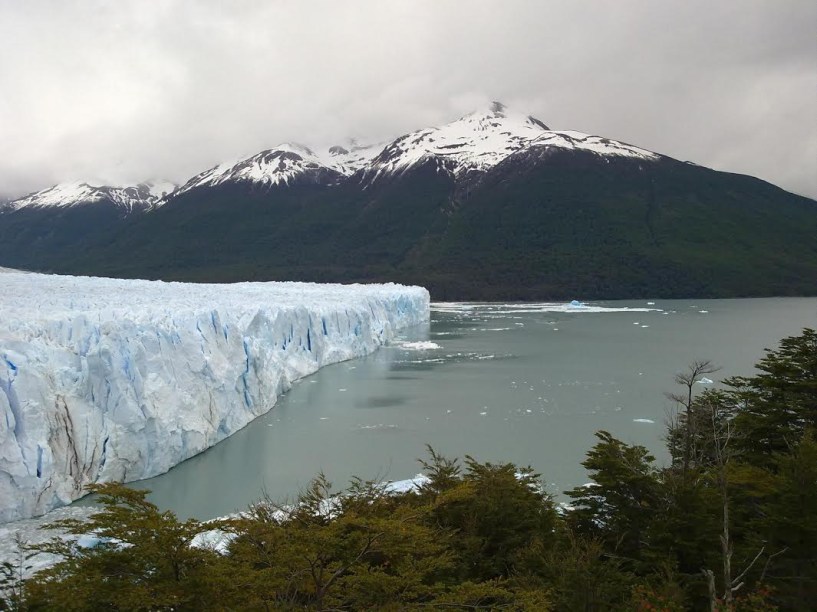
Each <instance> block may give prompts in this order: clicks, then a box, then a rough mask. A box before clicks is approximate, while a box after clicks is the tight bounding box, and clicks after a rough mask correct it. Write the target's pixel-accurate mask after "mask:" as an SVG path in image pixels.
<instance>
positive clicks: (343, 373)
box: [132, 298, 817, 519]
mask: <svg viewBox="0 0 817 612" xmlns="http://www.w3.org/2000/svg"><path fill="white" fill-rule="evenodd" d="M589 306H590V308H586V309H582V308H572V307H569V306H567V305H560V304H551V305H546V304H459V303H458V304H434V305H432V317H431V323H430V325H427V326H422V327H421V328H414V329H410V330H405V331H404V332H403V333H402V334H401V335H400V337H399V339H398V340H397V341H396V342H394V343H393V344H392V345H391V346H387V347H384V348H382V349H381V350H379V351H378V352H376V353H374V354H372V355H369V356H367V357H364V358H361V359H357V360H354V361H348V362H344V363H340V364H336V365H333V366H329V367H326V368H324V369H322V370H320V371H319V372H317V373H316V374H314V375H313V376H310V377H308V378H305V379H303V380H301V381H300V382H298V383H296V385H295V386H294V387H293V388H292V389H291V390H290V391H289V392H288V393H287V394H285V395H284V396H283V397H281V398H280V399H279V400H278V403H277V404H276V406H275V407H274V408H273V409H272V410H271V411H270V412H268V413H267V414H266V415H264V416H262V417H260V418H258V419H257V420H255V421H254V422H252V423H251V424H250V425H248V426H247V427H246V428H244V429H243V430H241V431H239V432H237V433H235V434H234V435H233V436H231V437H230V438H228V439H227V440H225V441H223V442H221V443H219V444H217V445H216V446H214V447H213V448H211V449H209V450H207V451H206V452H204V453H202V454H200V455H198V456H196V457H194V458H192V459H189V460H188V461H185V462H184V463H182V464H180V465H178V466H176V467H175V468H173V469H172V470H170V471H169V472H167V473H166V474H163V475H161V476H158V477H156V478H152V479H149V480H145V481H141V482H137V483H133V485H132V486H135V487H138V488H147V489H150V490H151V491H152V493H151V494H150V496H149V499H150V500H151V501H153V502H154V503H156V504H158V505H159V507H160V508H162V509H169V510H172V511H174V512H176V513H177V514H178V515H179V516H181V517H190V516H195V517H197V518H199V519H209V518H213V517H216V516H221V515H225V514H229V513H231V512H235V511H237V510H243V509H245V508H246V507H247V505H249V504H250V503H252V502H253V501H255V500H257V499H259V498H260V497H261V496H262V495H263V494H265V493H266V494H267V495H269V496H270V497H272V498H273V499H275V500H278V501H285V500H287V499H292V497H293V496H294V495H295V494H297V492H298V491H299V490H301V489H303V488H304V487H305V486H306V485H307V483H308V482H309V480H310V479H311V478H312V477H314V476H315V475H316V474H317V473H318V472H320V471H323V472H324V473H325V474H326V475H327V476H328V477H329V479H330V480H331V481H332V482H333V483H334V484H335V485H336V487H338V488H340V487H343V486H345V485H346V484H347V483H348V481H349V479H350V478H351V477H352V476H355V475H357V476H360V477H361V478H364V479H384V480H401V479H406V478H411V477H412V476H414V475H415V474H416V473H417V472H419V471H420V465H419V463H418V461H417V459H418V458H421V457H425V456H426V451H425V445H426V444H430V445H432V446H433V447H434V448H435V449H436V450H437V451H439V452H441V453H442V454H444V455H446V456H451V457H455V456H457V457H462V456H463V455H464V454H466V453H467V454H470V455H472V456H474V457H475V458H476V459H478V460H480V461H492V462H507V461H511V462H515V463H517V464H519V465H530V466H532V467H533V468H534V469H535V470H536V471H538V472H539V473H541V474H542V480H543V482H544V483H546V485H547V488H548V490H549V491H550V492H551V493H553V494H554V495H556V496H557V497H558V496H559V495H560V494H561V492H562V491H563V490H565V489H568V488H571V487H573V486H576V485H580V484H582V483H584V482H586V481H587V475H586V473H585V470H584V468H583V467H582V466H581V461H582V460H583V459H584V457H585V453H586V452H587V450H588V449H589V448H590V447H591V446H592V445H593V443H594V441H595V438H594V435H593V434H594V432H595V431H597V430H600V429H604V430H607V431H610V432H611V433H612V434H613V435H615V436H618V437H620V438H621V439H623V440H625V441H626V442H630V443H638V444H642V445H644V446H646V447H647V448H649V449H650V450H651V451H652V452H653V453H654V454H655V455H656V457H657V458H658V460H659V461H664V460H665V452H664V449H663V440H662V438H663V435H664V431H665V425H664V423H665V419H666V416H667V414H668V413H669V411H670V410H671V408H672V404H671V402H670V401H669V400H668V399H666V397H665V395H664V393H665V392H667V391H674V390H676V387H675V386H674V383H673V376H674V375H675V374H676V373H677V372H679V371H682V370H684V369H685V367H686V366H687V365H688V364H689V363H690V362H691V361H692V360H695V359H699V360H700V359H709V360H711V361H713V362H714V363H715V364H717V365H720V366H721V367H722V369H721V370H720V371H719V372H717V373H715V374H710V375H709V377H710V378H711V379H713V380H714V381H715V383H716V384H717V381H719V380H720V379H722V378H725V377H728V376H732V375H746V374H751V373H752V372H753V364H754V363H755V362H757V361H758V360H759V359H760V358H761V357H762V356H763V355H764V352H763V349H764V348H766V347H769V348H775V347H777V346H778V343H779V340H780V339H781V338H783V337H785V336H790V335H795V334H798V333H799V332H800V331H801V329H802V328H803V327H815V326H817V298H770V299H740V300H655V302H654V303H653V302H647V301H646V300H640V301H615V302H592V303H590V304H589ZM702 387H703V385H699V386H698V388H702Z"/></svg>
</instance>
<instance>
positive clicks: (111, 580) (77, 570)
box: [26, 483, 218, 610]
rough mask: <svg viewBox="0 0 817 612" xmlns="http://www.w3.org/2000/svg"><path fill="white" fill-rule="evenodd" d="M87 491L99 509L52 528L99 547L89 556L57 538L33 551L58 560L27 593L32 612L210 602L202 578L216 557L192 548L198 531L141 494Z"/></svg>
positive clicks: (117, 488) (99, 487)
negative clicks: (87, 536)
mask: <svg viewBox="0 0 817 612" xmlns="http://www.w3.org/2000/svg"><path fill="white" fill-rule="evenodd" d="M89 490H90V491H91V492H93V493H96V494H98V495H99V500H100V502H101V503H102V504H103V509H102V510H101V511H100V512H98V513H96V514H94V515H92V516H91V517H90V519H89V520H88V521H78V520H75V519H67V520H64V521H58V522H56V523H54V526H55V527H60V528H62V529H65V530H67V531H68V532H69V533H73V534H75V535H82V534H94V536H95V537H96V538H98V543H97V544H96V545H95V546H93V547H90V548H88V547H81V546H79V545H77V544H76V542H70V541H64V540H61V539H59V538H56V539H54V540H52V541H51V542H50V543H48V544H45V545H38V546H35V547H32V548H33V549H36V550H41V551H44V552H51V553H56V554H59V555H61V556H63V557H64V559H63V561H61V562H59V563H57V564H56V565H54V566H53V567H50V568H47V569H45V570H43V571H42V572H40V573H38V574H37V580H35V581H29V583H28V584H27V585H26V596H27V599H28V600H29V605H30V606H31V607H33V608H35V609H37V608H38V607H41V608H46V609H73V610H98V609H104V608H110V609H157V608H164V609H168V608H173V609H175V610H196V609H201V607H202V606H204V605H205V603H206V602H208V601H212V600H213V599H214V598H215V596H216V594H215V593H213V592H211V591H210V590H209V589H208V588H207V586H206V582H205V581H202V580H200V577H201V569H202V568H203V567H204V566H206V565H207V564H208V563H214V562H216V561H217V560H218V555H217V554H216V553H214V552H212V551H208V550H203V549H200V548H195V547H192V546H190V544H191V542H192V540H193V538H194V537H195V536H196V534H198V533H200V532H201V531H205V528H204V527H202V525H201V523H199V522H198V521H195V520H192V519H191V520H188V521H184V522H180V521H179V520H178V519H177V518H176V516H175V515H174V514H173V513H171V512H160V511H159V510H158V508H157V507H156V506H155V505H153V504H151V503H150V502H148V501H146V500H145V496H146V495H147V491H137V490H134V489H129V488H127V487H125V486H123V485H121V484H116V483H108V484H94V485H90V486H89Z"/></svg>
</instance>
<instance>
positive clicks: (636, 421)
mask: <svg viewBox="0 0 817 612" xmlns="http://www.w3.org/2000/svg"><path fill="white" fill-rule="evenodd" d="M633 423H655V421H653V420H652V419H633Z"/></svg>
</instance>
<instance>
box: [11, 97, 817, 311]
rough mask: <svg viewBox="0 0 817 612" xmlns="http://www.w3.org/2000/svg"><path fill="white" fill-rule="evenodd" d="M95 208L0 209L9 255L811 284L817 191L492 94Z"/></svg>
mask: <svg viewBox="0 0 817 612" xmlns="http://www.w3.org/2000/svg"><path fill="white" fill-rule="evenodd" d="M104 208H105V207H104V205H103V204H101V203H100V202H98V203H97V204H96V205H93V204H91V205H88V206H83V207H73V208H72V207H63V208H60V209H58V210H59V211H60V216H55V215H54V211H55V210H57V209H53V210H45V209H34V208H31V207H28V209H25V208H24V209H22V210H19V211H17V212H16V213H11V214H2V213H0V265H7V266H11V267H24V268H32V269H37V270H50V271H56V272H64V273H73V274H95V275H103V276H124V277H133V278H151V279H164V280H188V281H210V282H232V281H246V280H312V281H338V282H381V281H390V280H393V281H397V282H404V283H409V284H422V285H424V286H427V287H428V288H429V289H431V291H432V294H433V295H434V297H435V299H487V300H490V299H550V298H555V299H565V298H572V297H581V298H583V299H605V298H610V299H612V298H625V297H644V296H652V297H744V296H749V295H814V294H817V241H815V240H814V238H813V237H814V236H815V235H817V202H815V201H814V200H810V199H808V198H803V197H801V196H796V195H794V194H790V193H787V192H785V191H783V190H782V189H780V188H777V187H775V186H773V185H770V184H769V183H766V182H764V181H762V180H760V179H756V178H754V177H748V176H743V175H736V174H731V173H725V172H718V171H715V170H712V169H709V168H705V167H703V166H697V165H695V164H691V163H688V162H682V161H679V160H676V159H674V158H671V157H668V156H665V155H661V154H658V153H655V152H652V151H648V150H646V149H642V148H639V147H636V146H634V145H630V144H627V143H623V142H620V141H616V140H612V139H607V138H603V137H600V136H592V135H588V134H584V133H582V132H574V131H569V130H550V129H548V126H547V125H546V124H544V123H543V122H541V121H539V120H537V119H535V118H532V117H530V116H528V115H524V114H518V113H514V112H511V111H509V110H508V109H507V108H505V107H504V105H501V104H499V103H496V104H495V105H492V106H491V107H490V108H488V109H487V110H485V109H483V110H482V111H477V112H475V113H471V114H469V115H465V116H463V117H460V118H459V119H456V120H455V121H452V122H450V123H448V124H445V125H443V126H440V127H436V128H424V129H421V130H416V131H414V132H410V133H408V134H404V135H403V136H401V137H399V138H397V139H395V140H393V141H391V142H390V143H387V144H385V145H382V146H370V147H358V148H356V149H355V148H354V147H352V148H346V147H341V146H334V147H330V148H328V149H327V150H323V149H321V150H317V149H312V148H309V147H305V146H304V145H297V144H285V145H279V146H278V147H274V148H272V149H268V150H265V151H262V152H260V153H257V154H256V155H254V156H250V157H247V158H244V159H242V160H239V161H238V162H228V163H225V164H220V165H218V166H215V167H213V168H211V169H210V170H206V171H204V172H202V173H200V174H198V175H196V176H195V177H193V178H191V179H190V180H189V181H187V182H186V183H185V184H183V185H182V186H181V187H180V188H178V189H177V190H175V191H173V192H171V193H169V194H166V195H165V196H164V197H162V198H160V199H157V200H154V202H153V203H152V204H151V205H150V206H148V207H146V208H144V209H142V208H140V209H138V210H136V211H135V212H134V213H133V214H128V215H125V216H124V217H123V216H122V215H114V216H112V215H111V214H110V213H109V212H106V211H105V210H104ZM109 208H110V206H109ZM81 209H82V210H81ZM23 213H26V214H27V215H28V216H27V217H26V216H24V215H23ZM80 215H84V216H85V220H84V221H82V222H81V223H80V222H79V221H77V219H78V218H79V216H80ZM112 217H115V218H112ZM66 228H70V229H66ZM26 241H27V242H26Z"/></svg>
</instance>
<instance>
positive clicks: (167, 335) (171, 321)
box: [0, 269, 429, 522]
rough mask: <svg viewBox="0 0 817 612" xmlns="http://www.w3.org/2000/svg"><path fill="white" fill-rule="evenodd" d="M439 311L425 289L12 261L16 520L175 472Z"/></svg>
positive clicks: (4, 303) (0, 471)
mask: <svg viewBox="0 0 817 612" xmlns="http://www.w3.org/2000/svg"><path fill="white" fill-rule="evenodd" d="M428 319H429V294H428V291H426V290H425V289H424V288H422V287H407V286H402V285H395V284H385V285H328V284H327V285H319V284H311V283H295V282H268V283H239V284H232V285H207V284H186V283H165V282H160V281H143V280H121V279H102V278H88V277H71V276H54V275H46V274H33V273H26V272H19V271H12V270H4V269H0V522H8V521H13V520H17V519H22V518H27V517H31V516H36V515H39V514H42V513H44V512H47V511H48V510H50V509H52V508H55V507H57V506H59V505H63V504H67V503H69V502H71V501H72V500H75V499H77V498H79V497H81V496H82V495H83V494H84V488H85V486H86V485H88V484H89V483H93V482H106V481H114V480H117V481H119V480H121V481H126V482H128V481H134V480H139V479H142V478H148V477H151V476H155V475H158V474H161V473H163V472H165V471H167V470H168V469H170V468H171V467H173V466H174V465H176V464H178V463H180V462H181V461H184V460H185V459H187V458H189V457H192V456H193V455H195V454H197V453H199V452H201V451H203V450H205V449H207V448H209V447H210V446H212V445H213V444H215V443H217V442H219V441H220V440H223V439H224V438H226V437H227V436H229V435H230V434H231V433H233V432H235V431H237V430H238V429H240V428H242V427H244V426H245V425H247V423H249V422H250V421H252V420H253V419H254V418H255V417H257V416H259V415H261V414H263V413H265V412H267V411H268V410H270V409H271V408H272V406H273V405H274V404H275V401H276V399H277V398H278V397H279V396H280V395H281V394H282V393H284V392H285V391H287V390H288V389H289V388H290V387H291V385H292V384H293V382H294V381H296V380H297V379H299V378H302V377H304V376H307V375H309V374H312V373H313V372H315V371H316V370H318V369H319V368H320V367H322V366H324V365H327V364H331V363H336V362H339V361H343V360H346V359H352V358H355V357H359V356H362V355H365V354H368V353H370V352H372V351H374V350H376V349H377V348H378V347H379V346H381V345H383V344H385V343H387V342H389V341H390V340H392V339H393V338H394V335H395V332H396V331H397V330H398V329H400V328H404V327H409V326H413V325H418V324H421V323H426V322H427V321H428Z"/></svg>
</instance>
